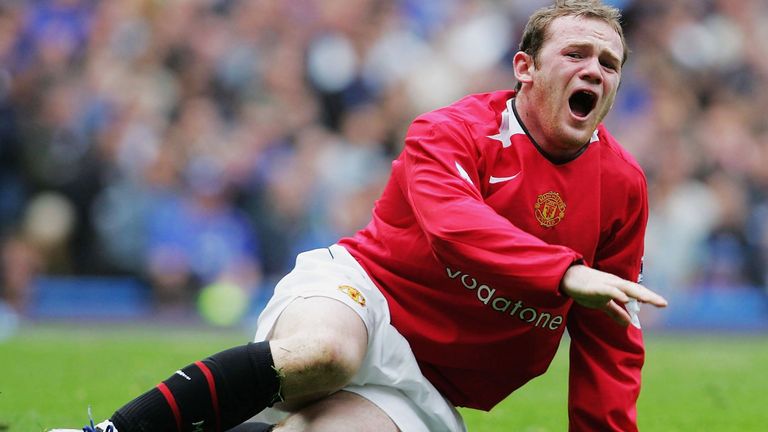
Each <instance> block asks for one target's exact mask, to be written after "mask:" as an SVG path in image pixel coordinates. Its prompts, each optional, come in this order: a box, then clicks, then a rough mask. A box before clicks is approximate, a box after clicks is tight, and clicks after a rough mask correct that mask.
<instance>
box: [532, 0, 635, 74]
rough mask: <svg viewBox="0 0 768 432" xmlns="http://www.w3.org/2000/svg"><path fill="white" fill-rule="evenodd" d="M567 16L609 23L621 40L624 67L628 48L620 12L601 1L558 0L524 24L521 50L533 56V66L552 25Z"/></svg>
mask: <svg viewBox="0 0 768 432" xmlns="http://www.w3.org/2000/svg"><path fill="white" fill-rule="evenodd" d="M566 16H575V17H585V18H596V19H599V20H603V21H605V22H606V23H608V24H609V25H610V26H611V27H613V29H614V30H616V33H618V34H619V37H621V46H622V47H623V48H624V53H623V56H622V59H621V64H622V65H623V64H624V63H625V62H626V61H627V57H628V56H629V48H628V47H627V40H626V39H625V38H624V30H623V29H622V27H621V11H620V10H619V9H617V8H615V7H613V6H608V5H606V4H603V2H602V1H600V0H557V1H556V2H555V4H553V5H552V6H548V7H543V8H541V9H539V10H537V11H536V12H534V13H533V15H531V17H530V18H529V19H528V23H527V24H526V25H525V30H523V38H522V40H521V41H520V51H523V52H524V53H526V54H528V55H530V56H531V57H532V58H533V62H534V64H535V63H537V58H538V55H539V51H541V47H542V46H544V42H546V41H547V37H548V34H547V30H548V29H549V25H550V24H551V23H552V21H554V20H555V19H556V18H560V17H566Z"/></svg>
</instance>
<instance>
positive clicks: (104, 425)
mask: <svg viewBox="0 0 768 432" xmlns="http://www.w3.org/2000/svg"><path fill="white" fill-rule="evenodd" d="M48 432H117V428H115V425H113V424H112V422H111V421H109V420H105V421H103V422H101V423H99V424H97V425H95V426H94V424H93V421H91V424H90V425H86V426H85V427H84V428H82V429H49V430H48Z"/></svg>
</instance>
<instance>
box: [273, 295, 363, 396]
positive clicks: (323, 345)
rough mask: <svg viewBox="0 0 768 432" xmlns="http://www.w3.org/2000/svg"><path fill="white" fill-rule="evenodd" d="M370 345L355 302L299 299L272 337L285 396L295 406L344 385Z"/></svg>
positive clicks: (289, 307)
mask: <svg viewBox="0 0 768 432" xmlns="http://www.w3.org/2000/svg"><path fill="white" fill-rule="evenodd" d="M367 344H368V333H367V330H366V328H365V325H364V324H363V321H362V320H361V319H360V317H359V316H358V315H357V314H356V313H355V312H354V311H352V310H351V309H350V308H349V306H347V305H345V304H343V303H341V302H340V301H337V300H333V299H330V298H325V297H310V298H298V299H296V300H294V301H293V302H292V303H291V304H290V305H289V306H288V307H287V308H286V310H285V311H283V313H282V314H281V315H280V318H279V319H278V320H277V323H276V324H275V328H274V331H273V334H272V337H271V340H270V346H271V348H272V356H273V358H274V361H275V368H276V369H277V370H278V371H280V373H281V376H282V388H281V394H282V396H283V399H284V400H285V401H286V402H287V403H288V404H291V405H294V406H295V405H297V404H303V403H306V402H307V401H310V400H313V399H317V398H320V397H323V396H327V395H328V394H331V393H333V392H335V391H337V390H339V389H340V388H342V387H343V386H344V385H345V384H347V383H348V382H349V380H350V379H351V378H352V377H353V376H354V375H355V373H356V372H357V370H358V369H359V368H360V365H361V364H362V362H363V358H364V357H365V352H366V348H367Z"/></svg>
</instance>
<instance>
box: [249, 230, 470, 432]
mask: <svg viewBox="0 0 768 432" xmlns="http://www.w3.org/2000/svg"><path fill="white" fill-rule="evenodd" d="M350 288H351V289H350ZM307 297H327V298H332V299H336V300H338V301H341V302H343V303H344V304H346V305H347V306H349V307H350V308H351V309H352V310H354V311H355V312H356V313H357V314H358V315H359V316H360V318H361V319H362V320H363V322H364V323H365V327H366V329H367V330H368V351H367V353H366V356H365V358H364V360H363V364H362V367H361V368H360V370H359V371H358V372H357V374H356V375H355V376H354V377H353V378H352V381H351V382H350V383H349V385H347V386H346V387H344V390H346V391H349V392H353V393H356V394H358V395H360V396H362V397H364V398H366V399H368V400H369V401H371V402H372V403H373V404H375V405H376V406H378V407H379V408H381V409H382V410H383V411H384V412H385V413H386V414H387V415H388V416H389V417H390V418H391V419H392V420H393V421H394V422H395V424H396V425H397V426H398V427H399V428H400V430H401V431H403V432H436V431H439V432H464V431H466V430H467V429H466V426H465V425H464V421H463V420H462V419H461V416H460V415H459V413H458V411H456V409H455V408H454V407H453V406H452V405H451V403H450V402H448V401H447V400H446V399H445V398H444V397H443V396H442V395H441V394H440V392H438V391H437V389H435V387H434V386H433V385H432V384H431V383H430V382H429V381H428V380H427V379H426V378H425V377H424V376H423V375H422V374H421V371H420V369H419V366H418V364H417V362H416V358H415V357H414V355H413V352H412V351H411V347H410V345H409V344H408V341H406V340H405V338H404V337H403V336H402V335H401V334H400V333H399V332H398V331H397V330H396V329H395V328H394V327H392V325H390V316H389V307H388V306H387V300H386V299H385V298H384V296H383V295H382V294H381V292H380V291H379V290H378V288H377V287H376V285H374V283H373V282H372V281H371V280H370V278H369V277H368V275H367V274H366V273H365V271H364V270H363V268H362V267H361V266H360V264H358V262H357V260H355V259H354V258H353V257H352V255H350V254H349V252H347V250H346V249H345V248H344V247H342V246H340V245H333V246H331V247H330V248H324V249H315V250H312V251H309V252H304V253H301V254H299V256H298V257H297V258H296V267H295V268H294V269H293V270H292V271H291V272H290V273H288V275H286V276H285V277H284V278H283V279H282V280H280V282H279V283H278V284H277V286H276V287H275V293H274V295H273V297H272V299H271V300H270V301H269V303H268V304H267V306H266V308H265V309H264V311H263V312H262V313H261V315H260V316H259V320H258V324H257V329H256V336H255V338H254V340H255V341H263V340H267V339H269V337H270V336H271V333H272V329H273V328H274V326H275V323H276V322H277V319H278V317H279V316H280V314H281V313H282V312H283V311H284V310H285V308H286V307H287V306H288V305H289V304H290V303H291V302H292V301H293V300H295V299H296V298H307ZM286 415H287V413H284V412H281V411H279V410H277V409H276V408H269V409H267V410H266V411H265V412H263V413H262V414H260V415H259V416H258V418H259V419H261V420H262V421H269V422H271V423H275V422H277V421H280V420H282V418H284V417H285V416H286Z"/></svg>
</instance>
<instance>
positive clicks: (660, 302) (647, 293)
mask: <svg viewBox="0 0 768 432" xmlns="http://www.w3.org/2000/svg"><path fill="white" fill-rule="evenodd" d="M622 288H623V289H622V291H624V293H625V294H626V295H627V296H629V297H632V298H634V299H637V300H639V301H641V302H643V303H648V304H652V305H654V306H656V307H666V306H667V304H668V302H667V300H666V299H665V298H664V297H662V296H660V295H658V294H656V293H655V292H653V291H651V290H649V289H648V288H646V287H644V286H642V285H640V284H636V283H634V282H629V281H627V282H626V283H625V284H624V285H623V287H622ZM625 303H626V302H625Z"/></svg>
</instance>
